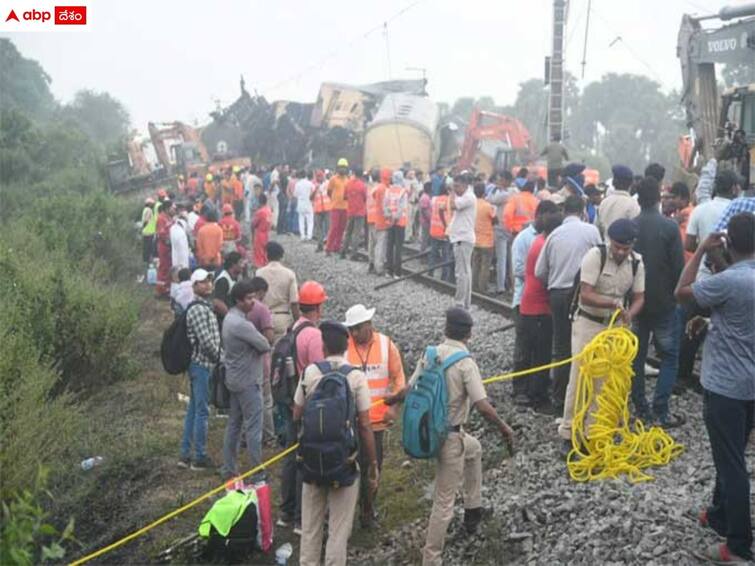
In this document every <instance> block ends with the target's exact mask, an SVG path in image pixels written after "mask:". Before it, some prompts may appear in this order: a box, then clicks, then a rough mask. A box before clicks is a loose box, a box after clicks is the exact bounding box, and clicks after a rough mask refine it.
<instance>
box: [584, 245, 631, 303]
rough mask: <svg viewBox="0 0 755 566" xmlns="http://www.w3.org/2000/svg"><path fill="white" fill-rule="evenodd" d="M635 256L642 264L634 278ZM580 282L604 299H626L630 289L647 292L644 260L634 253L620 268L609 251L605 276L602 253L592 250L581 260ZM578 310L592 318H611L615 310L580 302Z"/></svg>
mask: <svg viewBox="0 0 755 566" xmlns="http://www.w3.org/2000/svg"><path fill="white" fill-rule="evenodd" d="M632 256H634V258H635V259H638V260H639V262H640V263H639V265H638V266H637V274H636V275H635V276H634V279H633V278H632ZM580 274H581V275H580V281H582V283H587V284H588V285H592V286H593V287H594V288H595V292H596V293H597V294H598V295H600V296H601V297H604V298H607V299H613V300H619V299H623V298H624V295H626V294H627V292H628V291H629V290H630V289H631V291H632V292H633V293H644V292H645V266H644V265H643V263H642V256H640V254H638V253H636V252H632V253H631V254H630V255H629V256H628V257H627V258H626V259H625V260H624V261H622V262H621V264H618V263H616V261H614V259H613V256H612V254H611V249H610V247H609V248H608V249H606V264H605V266H604V267H603V272H602V273H601V271H600V249H599V248H597V247H595V248H592V249H591V250H590V251H589V252H587V254H586V255H585V258H584V259H583V260H582V267H581V271H580ZM579 308H581V309H583V310H584V311H585V312H586V313H588V314H591V315H593V316H600V317H609V316H611V315H612V314H613V312H614V310H615V309H602V308H597V307H590V306H587V305H583V304H582V300H581V298H580V301H579Z"/></svg>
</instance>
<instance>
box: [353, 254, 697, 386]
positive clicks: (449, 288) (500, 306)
mask: <svg viewBox="0 0 755 566" xmlns="http://www.w3.org/2000/svg"><path fill="white" fill-rule="evenodd" d="M404 253H405V254H406V260H404V262H403V263H402V265H401V273H402V276H407V275H409V276H411V279H412V280H413V281H417V282H419V283H422V284H423V285H427V286H428V287H430V288H432V289H435V290H436V291H440V292H441V293H445V294H447V295H454V294H456V285H454V284H453V283H448V282H447V281H443V280H441V279H439V278H437V277H431V276H430V275H428V274H417V273H418V272H420V271H422V269H419V268H417V267H414V266H412V267H407V265H406V263H410V262H413V263H416V261H413V260H414V259H415V256H418V255H419V254H420V251H419V250H418V249H417V248H414V247H412V246H408V245H404ZM355 255H356V256H358V257H359V258H360V259H361V260H362V261H369V258H368V256H367V253H366V252H365V251H361V250H360V251H358V252H357V253H356V254H355ZM423 257H424V256H423ZM417 259H419V257H417ZM472 303H473V304H475V305H477V306H478V307H480V308H483V309H485V310H487V311H489V312H493V313H497V314H500V315H502V316H504V317H506V318H508V319H512V320H513V319H514V318H515V314H514V307H513V306H512V305H511V300H510V299H506V300H504V299H500V298H497V297H494V296H492V295H490V294H487V293H478V292H476V291H473V292H472ZM512 327H513V326H510V325H507V326H503V327H502V328H501V329H499V330H504V329H505V330H508V329H510V328H512ZM647 363H648V364H649V365H651V366H653V367H654V368H656V369H657V368H658V367H660V365H661V361H660V360H659V359H658V357H657V356H655V355H653V354H649V355H648V358H647ZM693 375H694V377H695V378H696V379H699V377H700V376H699V374H698V372H697V371H695V372H694V373H693Z"/></svg>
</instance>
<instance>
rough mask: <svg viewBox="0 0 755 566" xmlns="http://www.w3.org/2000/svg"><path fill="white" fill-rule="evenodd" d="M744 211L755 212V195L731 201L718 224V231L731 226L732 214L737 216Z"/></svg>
mask: <svg viewBox="0 0 755 566" xmlns="http://www.w3.org/2000/svg"><path fill="white" fill-rule="evenodd" d="M742 212H749V213H750V214H755V197H739V198H735V199H734V200H733V201H731V203H730V204H729V206H727V207H726V210H724V214H723V216H721V220H719V221H718V224H716V232H721V231H723V230H726V229H727V228H728V227H729V220H731V218H732V216H736V215H737V214H740V213H742Z"/></svg>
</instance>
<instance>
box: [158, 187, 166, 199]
mask: <svg viewBox="0 0 755 566" xmlns="http://www.w3.org/2000/svg"><path fill="white" fill-rule="evenodd" d="M167 197H168V191H166V190H165V189H159V190H158V191H157V198H159V199H164V198H167Z"/></svg>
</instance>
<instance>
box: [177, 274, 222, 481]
mask: <svg viewBox="0 0 755 566" xmlns="http://www.w3.org/2000/svg"><path fill="white" fill-rule="evenodd" d="M191 284H192V289H193V290H194V299H195V300H194V302H193V303H192V304H190V305H189V307H188V309H187V312H186V334H187V336H188V338H189V342H190V343H191V346H192V354H191V364H190V365H189V372H188V373H189V383H190V393H189V404H188V406H187V407H186V419H185V420H184V433H183V440H182V441H181V458H180V460H179V461H178V465H179V467H182V468H188V467H191V469H192V470H204V469H207V468H210V467H212V465H213V464H212V460H210V458H209V457H208V456H207V453H206V452H205V444H206V443H207V416H208V415H209V407H208V405H207V401H208V397H209V383H210V373H211V372H212V369H213V368H214V367H215V364H217V363H218V361H219V360H220V355H221V348H220V328H219V327H218V319H217V318H216V317H215V313H214V312H213V310H212V304H211V303H210V301H209V299H210V296H211V295H212V274H210V273H209V272H208V271H206V270H204V269H201V268H200V269H197V270H196V271H195V272H194V273H192V274H191ZM192 446H193V448H194V459H193V460H192V458H191V451H192Z"/></svg>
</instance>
